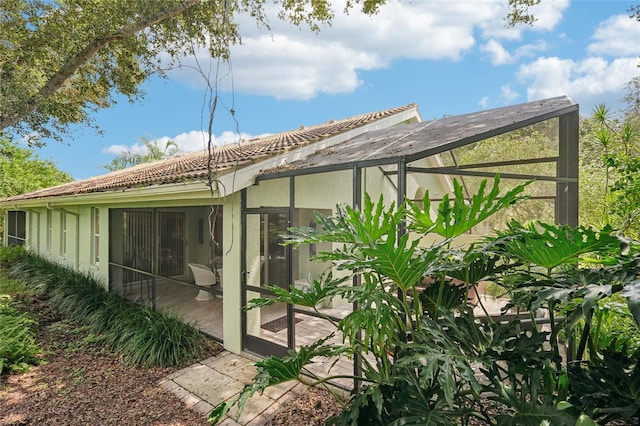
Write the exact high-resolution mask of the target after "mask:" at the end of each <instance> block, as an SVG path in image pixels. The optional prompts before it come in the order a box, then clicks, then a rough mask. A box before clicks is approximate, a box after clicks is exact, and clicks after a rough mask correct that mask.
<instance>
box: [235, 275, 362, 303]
mask: <svg viewBox="0 0 640 426" xmlns="http://www.w3.org/2000/svg"><path fill="white" fill-rule="evenodd" d="M348 278H349V277H343V278H338V279H333V275H332V274H331V272H327V273H325V274H322V275H321V276H320V278H318V279H317V280H312V282H311V283H309V285H308V286H306V287H305V288H302V289H299V288H296V287H291V289H290V290H286V289H284V288H282V287H278V286H269V287H268V289H269V290H271V291H272V292H273V293H274V294H275V296H276V297H271V298H269V297H265V298H255V299H251V300H250V301H249V302H248V303H247V307H246V309H247V310H249V309H254V308H258V307H261V306H268V305H272V304H274V303H288V304H291V305H299V306H305V307H308V308H314V307H315V306H317V305H318V304H320V303H322V302H324V301H326V300H329V299H331V298H332V297H334V296H336V295H337V294H339V293H340V292H341V291H342V287H341V285H342V283H344V282H345V281H346V280H347V279H348Z"/></svg>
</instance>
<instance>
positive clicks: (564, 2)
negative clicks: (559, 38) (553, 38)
mask: <svg viewBox="0 0 640 426" xmlns="http://www.w3.org/2000/svg"><path fill="white" fill-rule="evenodd" d="M569 3H570V1H569V0H542V1H541V2H540V3H538V4H537V5H535V6H533V7H532V8H531V12H532V13H533V16H535V17H536V21H535V22H534V24H533V28H534V29H537V30H544V31H549V30H552V29H554V28H555V27H556V26H557V25H558V24H559V23H560V21H562V17H563V14H564V11H565V10H566V9H567V8H568V7H569Z"/></svg>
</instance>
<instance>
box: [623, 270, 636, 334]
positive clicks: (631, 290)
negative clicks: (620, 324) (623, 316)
mask: <svg viewBox="0 0 640 426" xmlns="http://www.w3.org/2000/svg"><path fill="white" fill-rule="evenodd" d="M621 294H622V296H624V297H626V298H627V304H628V305H629V311H630V312H631V315H633V319H635V320H636V324H638V327H640V280H635V281H632V282H630V283H628V284H626V285H625V286H624V288H623V289H622V293H621Z"/></svg>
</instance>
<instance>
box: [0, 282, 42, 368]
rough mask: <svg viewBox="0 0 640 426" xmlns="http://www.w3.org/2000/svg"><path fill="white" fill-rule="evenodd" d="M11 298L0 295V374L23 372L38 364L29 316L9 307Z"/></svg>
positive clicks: (33, 323)
mask: <svg viewBox="0 0 640 426" xmlns="http://www.w3.org/2000/svg"><path fill="white" fill-rule="evenodd" d="M11 300H12V299H11V297H10V296H8V295H3V294H0V374H1V373H5V372H9V373H11V372H24V371H27V370H28V369H29V367H30V366H32V365H37V364H38V363H39V358H38V356H37V355H38V353H39V352H40V348H39V347H38V346H37V345H36V343H35V333H34V332H33V327H34V326H35V325H36V324H37V321H36V320H34V319H33V318H32V317H31V316H29V315H27V314H25V313H22V312H20V311H18V310H17V309H15V308H13V307H12V306H11Z"/></svg>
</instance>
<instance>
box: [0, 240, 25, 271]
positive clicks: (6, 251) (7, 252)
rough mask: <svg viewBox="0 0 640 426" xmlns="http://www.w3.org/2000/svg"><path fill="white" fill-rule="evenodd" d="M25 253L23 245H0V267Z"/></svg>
mask: <svg viewBox="0 0 640 426" xmlns="http://www.w3.org/2000/svg"><path fill="white" fill-rule="evenodd" d="M26 254H27V251H26V249H25V248H24V246H3V245H0V268H3V267H6V266H8V265H10V264H11V263H13V262H15V261H16V260H18V259H20V258H22V257H24V256H25V255H26Z"/></svg>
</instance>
